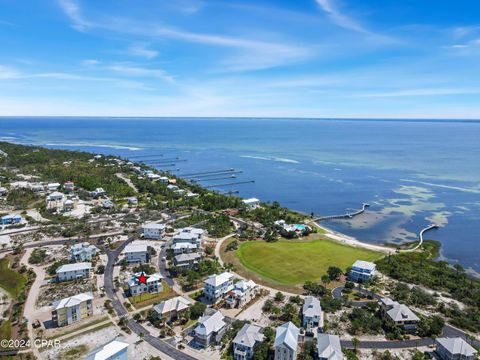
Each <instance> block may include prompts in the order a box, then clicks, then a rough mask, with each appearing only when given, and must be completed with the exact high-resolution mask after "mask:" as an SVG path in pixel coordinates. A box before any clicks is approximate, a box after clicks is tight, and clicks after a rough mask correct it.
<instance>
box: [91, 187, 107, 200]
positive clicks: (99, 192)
mask: <svg viewBox="0 0 480 360" xmlns="http://www.w3.org/2000/svg"><path fill="white" fill-rule="evenodd" d="M105 195H107V192H106V191H105V190H103V188H101V187H100V188H96V189H95V190H94V191H92V196H93V197H94V198H97V197H100V196H105Z"/></svg>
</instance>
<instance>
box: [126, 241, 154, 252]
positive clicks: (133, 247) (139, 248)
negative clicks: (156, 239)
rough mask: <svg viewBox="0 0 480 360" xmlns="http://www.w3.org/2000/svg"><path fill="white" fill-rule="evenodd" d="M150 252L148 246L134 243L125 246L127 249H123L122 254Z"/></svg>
mask: <svg viewBox="0 0 480 360" xmlns="http://www.w3.org/2000/svg"><path fill="white" fill-rule="evenodd" d="M147 251H148V246H147V244H142V243H132V244H128V245H127V246H125V249H123V251H122V253H123V254H126V253H144V252H145V253H146V252H147Z"/></svg>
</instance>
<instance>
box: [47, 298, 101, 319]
mask: <svg viewBox="0 0 480 360" xmlns="http://www.w3.org/2000/svg"><path fill="white" fill-rule="evenodd" d="M92 302H93V294H92V293H91V292H87V293H83V294H78V295H74V296H71V297H68V298H65V299H62V300H58V301H55V302H54V303H53V304H52V307H53V310H52V322H53V324H54V325H55V326H66V325H70V324H73V323H75V322H77V321H80V320H82V319H85V318H87V317H89V316H92V315H93V304H92Z"/></svg>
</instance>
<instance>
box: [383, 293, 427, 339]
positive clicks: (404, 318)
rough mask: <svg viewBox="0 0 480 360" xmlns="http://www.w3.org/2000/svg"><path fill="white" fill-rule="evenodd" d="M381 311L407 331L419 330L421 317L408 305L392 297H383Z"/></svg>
mask: <svg viewBox="0 0 480 360" xmlns="http://www.w3.org/2000/svg"><path fill="white" fill-rule="evenodd" d="M380 311H381V312H382V314H383V316H384V317H386V318H387V319H388V320H389V321H390V322H392V323H394V324H395V325H397V326H399V327H402V328H403V329H404V330H405V331H408V332H415V331H416V330H417V324H418V322H419V321H420V319H419V317H418V316H417V315H415V313H414V312H413V311H412V310H410V308H409V307H408V306H406V305H404V304H400V303H398V302H396V301H393V300H392V299H390V298H382V299H381V300H380Z"/></svg>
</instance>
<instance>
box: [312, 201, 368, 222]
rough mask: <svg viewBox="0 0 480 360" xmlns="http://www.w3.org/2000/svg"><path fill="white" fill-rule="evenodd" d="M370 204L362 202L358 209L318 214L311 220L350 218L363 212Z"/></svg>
mask: <svg viewBox="0 0 480 360" xmlns="http://www.w3.org/2000/svg"><path fill="white" fill-rule="evenodd" d="M369 206H370V204H367V203H363V204H362V208H361V209H360V210H357V211H355V212H347V213H345V214H342V215H328V216H320V217H318V218H315V219H313V220H312V221H314V222H318V221H325V220H335V219H351V218H353V217H355V216H357V215H360V214H362V213H364V212H365V210H366V209H367V208H368V207H369Z"/></svg>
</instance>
